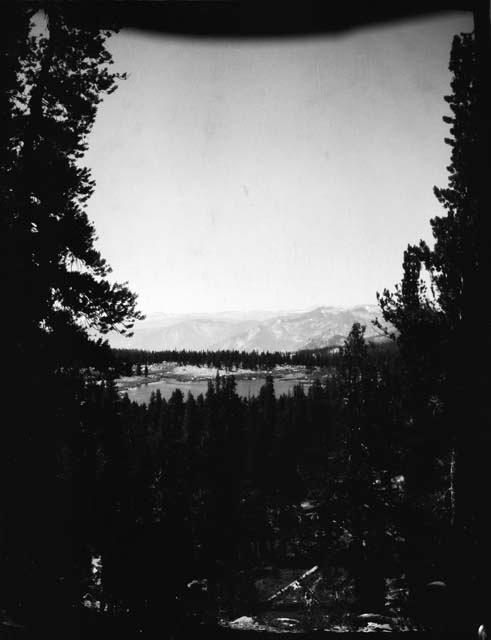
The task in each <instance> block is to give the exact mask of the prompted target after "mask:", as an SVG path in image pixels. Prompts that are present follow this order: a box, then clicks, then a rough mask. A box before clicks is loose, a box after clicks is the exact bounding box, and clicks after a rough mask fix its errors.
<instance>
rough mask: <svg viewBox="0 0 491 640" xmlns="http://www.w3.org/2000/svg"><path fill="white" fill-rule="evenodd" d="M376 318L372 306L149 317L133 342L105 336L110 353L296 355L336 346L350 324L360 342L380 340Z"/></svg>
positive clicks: (136, 333)
mask: <svg viewBox="0 0 491 640" xmlns="http://www.w3.org/2000/svg"><path fill="white" fill-rule="evenodd" d="M376 317H378V318H381V313H380V309H379V307H377V306H376V305H359V306H356V307H350V308H346V307H332V306H331V307H317V308H316V309H312V310H310V311H302V312H293V313H292V312H279V313H278V312H276V313H274V312H250V313H247V314H245V313H244V314H242V313H240V312H231V313H228V312H224V313H216V314H187V315H171V314H162V313H160V314H150V315H149V316H148V317H147V318H146V319H145V320H144V321H142V322H140V323H138V324H137V326H136V327H135V329H134V336H133V337H132V338H129V339H126V338H122V337H121V336H117V335H114V336H111V337H110V343H111V345H112V346H113V347H127V348H136V349H149V350H159V349H197V350H200V349H239V350H244V351H252V350H254V349H256V350H258V351H296V350H298V349H306V348H309V349H312V348H319V347H325V346H329V345H337V344H342V343H343V341H344V339H345V338H346V336H347V335H348V333H349V332H350V329H351V327H352V326H353V323H354V322H360V323H361V324H364V325H365V326H366V333H365V336H366V337H367V338H372V337H374V336H377V335H379V334H380V330H378V329H376V328H375V327H374V326H373V324H372V321H373V320H374V319H375V318H376Z"/></svg>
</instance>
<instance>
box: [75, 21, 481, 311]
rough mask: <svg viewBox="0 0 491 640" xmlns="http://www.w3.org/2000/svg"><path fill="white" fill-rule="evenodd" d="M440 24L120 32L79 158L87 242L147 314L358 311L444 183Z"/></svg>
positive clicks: (445, 56)
mask: <svg viewBox="0 0 491 640" xmlns="http://www.w3.org/2000/svg"><path fill="white" fill-rule="evenodd" d="M471 28H472V24H471V18H470V15H469V14H466V13H459V14H446V15H443V14H442V15H441V16H439V17H433V18H431V19H424V20H412V21H408V22H405V23H394V24H392V25H390V26H385V27H376V28H370V29H360V30H356V31H351V32H347V33H346V34H342V35H339V36H335V37H334V36H329V37H327V36H326V37H315V38H314V37H311V38H295V39H282V40H263V41H262V40H257V41H253V40H252V41H249V40H248V41H239V40H220V41H215V42H214V41H211V40H206V39H203V40H200V39H192V38H184V37H182V38H179V37H163V36H149V35H147V34H144V33H140V32H137V31H130V30H122V31H121V32H120V33H119V34H117V35H115V36H114V37H113V38H112V39H111V40H110V43H109V48H110V50H111V51H112V53H113V55H114V59H115V65H114V69H115V70H117V71H121V72H123V71H126V72H127V73H128V75H129V77H128V79H127V80H126V81H122V82H121V83H120V87H119V89H118V90H117V91H116V92H115V93H114V94H112V95H111V96H108V97H106V99H105V100H104V102H103V103H102V105H101V107H100V110H99V113H98V116H97V120H96V124H95V127H94V130H93V132H92V134H91V136H90V140H89V151H88V153H87V155H86V158H85V163H86V164H87V166H89V167H91V168H92V170H93V176H94V178H95V180H96V183H97V186H96V191H95V194H94V196H93V197H92V199H91V201H90V203H89V206H88V214H89V217H90V219H91V220H92V221H93V222H94V224H95V227H96V231H97V234H98V237H99V240H98V243H97V246H98V248H99V249H100V250H101V253H102V255H103V256H104V257H105V258H106V259H107V260H108V262H109V264H111V266H112V267H113V276H114V278H115V279H116V280H118V281H126V280H127V281H129V285H130V288H131V289H132V290H133V291H135V292H136V293H138V295H139V306H140V308H141V310H142V311H143V312H144V313H147V314H151V313H154V312H158V311H165V312H167V313H175V314H185V313H192V312H194V313H196V312H200V313H216V312H219V311H223V310H234V311H236V312H240V313H244V312H247V311H252V310H257V309H259V310H262V311H263V312H265V313H267V312H278V311H279V310H306V309H312V308H314V307H316V306H323V305H338V306H354V305H358V304H373V303H374V302H375V292H376V291H377V290H378V291H382V290H383V289H384V288H385V287H388V288H393V286H394V284H395V283H396V282H397V281H398V280H399V279H400V277H401V273H402V270H401V263H402V253H403V251H404V249H405V248H406V246H407V244H408V243H415V242H418V241H419V239H420V238H424V239H426V240H427V241H431V232H430V225H429V220H430V218H431V217H433V216H434V215H438V214H440V213H441V208H440V206H439V205H438V202H437V201H436V199H435V197H434V196H433V193H432V190H433V186H434V185H440V186H441V185H445V184H446V182H447V174H446V169H445V168H446V166H447V165H448V162H449V157H450V147H448V146H447V145H445V143H444V140H443V138H444V137H445V136H446V135H448V126H447V125H445V124H444V123H443V122H442V116H443V115H444V114H446V113H448V110H447V105H446V103H445V102H444V100H443V96H444V95H446V94H448V93H449V91H450V74H449V72H448V61H449V56H450V47H451V41H452V37H453V35H454V34H456V33H459V32H461V31H470V30H471Z"/></svg>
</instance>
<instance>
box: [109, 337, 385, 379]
mask: <svg viewBox="0 0 491 640" xmlns="http://www.w3.org/2000/svg"><path fill="white" fill-rule="evenodd" d="M370 346H371V347H372V348H374V349H376V350H377V352H378V353H383V352H384V351H386V350H393V349H394V348H395V343H394V342H391V341H389V340H385V341H383V342H380V341H377V342H374V341H372V342H371V343H370ZM340 350H341V347H322V348H318V349H301V350H299V351H272V352H270V351H255V350H254V351H238V350H218V351H207V350H202V351H191V350H186V349H180V350H176V349H173V350H158V351H148V350H145V349H113V350H112V352H113V355H114V359H115V363H116V366H117V368H118V370H119V371H120V372H121V373H123V374H124V375H131V374H132V372H133V373H134V372H135V371H136V366H135V365H140V368H141V366H142V365H147V366H148V365H150V364H159V363H161V362H175V363H177V364H178V365H186V364H189V365H196V366H199V367H213V368H217V369H224V370H225V371H234V370H237V369H251V370H253V371H257V370H262V371H271V370H272V369H274V367H276V366H305V367H308V368H312V367H324V368H328V367H332V366H335V365H336V363H337V362H338V360H339V352H340Z"/></svg>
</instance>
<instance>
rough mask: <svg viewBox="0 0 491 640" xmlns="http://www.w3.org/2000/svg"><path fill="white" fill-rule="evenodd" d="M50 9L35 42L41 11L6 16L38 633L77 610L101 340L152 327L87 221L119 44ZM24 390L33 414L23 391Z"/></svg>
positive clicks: (15, 351) (5, 171)
mask: <svg viewBox="0 0 491 640" xmlns="http://www.w3.org/2000/svg"><path fill="white" fill-rule="evenodd" d="M37 8H38V9H40V10H41V9H43V11H42V13H39V14H38V16H40V20H39V23H38V24H39V25H40V26H41V29H40V31H41V33H40V35H34V34H33V32H32V29H31V22H30V20H31V18H32V16H33V12H32V11H30V10H28V9H23V8H21V7H20V6H19V7H18V8H15V9H12V10H9V11H7V12H6V18H7V32H8V33H10V35H9V36H8V37H7V38H6V39H5V40H2V46H3V45H4V44H6V45H7V47H9V49H8V54H7V55H6V56H5V57H2V61H3V62H4V64H5V66H6V68H5V71H6V74H5V79H6V80H7V82H8V91H7V93H6V95H5V98H6V99H4V96H3V97H2V102H1V108H2V110H3V113H2V118H4V119H5V122H6V124H7V126H6V127H5V129H3V130H2V136H3V137H2V141H1V145H2V149H1V152H0V199H1V208H2V223H1V224H2V231H5V236H3V237H2V242H5V243H6V245H7V247H8V248H6V252H5V254H3V252H2V257H1V258H0V260H1V271H2V276H3V278H2V280H3V284H4V286H5V290H6V292H7V294H8V296H9V304H10V311H9V314H3V318H2V322H3V329H4V332H3V333H4V335H5V333H6V332H7V331H8V335H9V340H8V346H7V367H8V370H9V371H10V379H11V380H12V381H13V382H12V384H11V383H10V382H7V384H8V385H9V386H8V387H7V389H6V393H7V395H8V396H9V397H10V398H11V400H12V402H14V404H17V405H18V406H24V407H25V408H24V410H23V412H22V415H21V416H20V417H19V419H18V420H16V423H15V425H14V424H13V423H10V424H7V425H6V426H5V428H6V430H7V431H8V432H9V436H8V442H5V443H2V444H5V445H6V446H5V448H4V447H2V456H3V458H2V465H1V466H2V467H4V469H5V473H6V474H8V477H9V481H10V484H11V486H14V487H15V491H14V492H12V495H15V499H6V500H3V501H2V507H1V508H2V514H1V515H2V522H9V523H10V525H9V526H11V527H12V530H16V531H18V532H19V533H18V535H17V536H16V537H15V538H14V537H13V536H11V535H10V534H9V535H7V543H6V544H7V550H6V552H5V553H4V554H2V557H4V558H5V557H7V558H9V562H8V563H7V564H6V566H4V567H3V569H5V570H2V572H1V574H2V578H1V581H2V589H3V590H5V591H7V592H10V593H11V594H12V596H11V597H10V601H11V602H12V601H13V602H15V603H16V605H15V606H20V608H21V611H20V615H21V616H23V617H24V619H25V620H37V621H38V622H39V621H40V620H41V619H43V618H44V619H46V617H48V618H49V605H48V604H47V602H49V601H50V599H51V601H57V602H59V604H60V616H59V618H58V620H61V619H62V618H63V615H62V613H61V612H62V611H63V610H65V611H69V610H71V611H74V609H73V608H72V604H74V603H77V597H78V596H77V586H76V585H75V584H74V583H73V580H72V578H73V576H74V573H75V572H74V571H73V570H72V569H73V567H72V562H73V559H74V545H75V546H79V541H78V539H74V538H73V536H72V533H73V532H74V529H71V525H70V523H71V522H75V521H76V517H75V514H74V510H76V509H77V508H79V505H74V504H73V503H72V497H73V496H72V495H71V489H70V486H71V485H70V483H71V481H72V468H71V467H70V465H72V464H74V462H75V460H76V458H77V457H78V456H79V455H80V454H81V452H80V451H76V450H75V449H74V447H75V442H76V441H77V439H76V438H75V434H76V431H77V429H79V428H80V408H81V406H82V403H83V401H84V394H85V392H86V389H84V387H86V383H87V374H88V372H89V367H97V368H98V369H104V370H105V371H106V373H107V374H110V371H109V369H110V367H111V363H110V358H109V350H108V347H107V344H105V343H103V342H102V340H96V339H93V338H91V337H90V335H89V333H88V329H92V330H95V331H99V332H101V333H102V334H105V333H107V332H108V331H110V330H112V329H115V330H117V331H119V332H121V333H128V332H129V331H130V329H131V326H132V324H133V323H134V321H135V320H137V319H139V318H140V317H141V314H140V313H139V312H138V311H137V310H136V296H135V295H134V294H133V293H131V292H130V291H129V290H128V288H127V287H126V285H124V284H118V283H115V284H111V283H110V282H109V280H108V276H109V274H110V268H109V266H108V265H107V264H106V262H105V261H104V259H103V258H102V257H101V256H100V254H99V253H98V251H97V250H96V249H95V248H94V242H95V230H94V228H93V226H92V224H91V223H90V222H89V220H88V217H87V213H86V206H87V201H88V199H89V197H90V195H91V194H92V192H93V189H94V182H93V180H92V178H91V175H90V171H89V170H88V169H87V168H84V167H83V166H81V159H82V157H83V154H84V152H85V150H86V148H87V136H88V134H89V132H90V130H91V128H92V125H93V123H94V120H95V117H96V113H97V107H98V104H99V103H100V101H101V100H102V97H103V95H104V94H107V93H110V92H112V91H113V90H114V89H115V87H116V81H117V79H118V78H117V75H116V74H113V73H111V72H110V70H109V68H108V65H109V64H110V62H111V56H110V54H109V53H108V51H107V50H106V47H105V42H106V39H107V37H108V36H109V35H110V34H109V31H107V30H103V29H101V28H99V26H97V25H95V24H91V22H90V19H89V18H88V14H86V13H85V12H83V11H82V10H81V8H80V7H79V8H78V9H76V8H75V7H74V6H71V7H65V6H61V5H53V4H51V3H49V4H48V3H46V6H45V7H44V8H43V6H41V5H40V6H38V7H37ZM7 321H8V326H7V324H6V323H7ZM19 379H22V380H23V381H24V385H23V389H22V394H23V393H24V389H25V388H27V389H29V396H30V398H29V403H26V402H25V401H23V399H22V398H21V395H20V393H19V392H18V391H17V389H16V386H19V385H18V380H19ZM3 463H5V466H4V464H3ZM75 555H77V557H78V555H79V554H78V552H77V554H75ZM77 562H78V560H77ZM82 572H83V571H82ZM17 575H19V576H20V575H29V576H30V578H29V580H18V579H17V577H16V576H17ZM7 602H8V600H7ZM17 603H18V604H17ZM13 606H14V605H13Z"/></svg>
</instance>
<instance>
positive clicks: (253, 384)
mask: <svg viewBox="0 0 491 640" xmlns="http://www.w3.org/2000/svg"><path fill="white" fill-rule="evenodd" d="M264 382H265V378H256V379H254V380H247V379H236V383H237V393H238V394H239V396H242V397H243V398H248V397H249V396H257V395H259V390H260V389H261V387H262V386H263V384H264ZM298 384H301V385H302V386H303V387H304V390H305V391H307V389H308V387H309V386H310V384H311V382H310V381H306V380H298V379H292V378H286V379H283V378H276V379H275V380H274V390H275V394H276V396H280V395H283V394H285V395H286V394H288V393H293V387H295V386H296V385H298ZM157 389H159V390H160V393H161V394H162V397H163V398H165V399H166V400H169V398H170V397H171V395H172V394H173V393H174V391H175V390H176V389H180V390H181V391H182V393H183V394H184V398H186V396H187V394H188V392H190V393H192V394H193V396H194V397H195V398H196V397H197V396H199V394H200V393H202V394H203V395H204V394H205V393H206V391H207V389H208V380H177V379H175V378H163V379H162V380H158V381H155V382H149V383H148V384H142V385H140V386H139V387H133V388H130V389H127V391H126V393H127V394H128V397H129V399H130V400H131V401H132V402H138V403H139V404H144V403H147V402H149V400H150V395H151V394H152V392H153V391H157Z"/></svg>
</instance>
